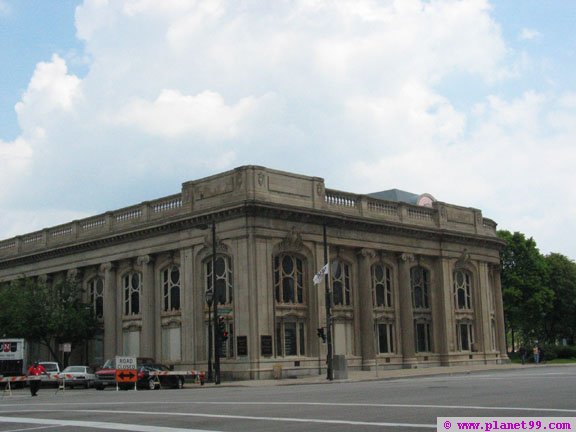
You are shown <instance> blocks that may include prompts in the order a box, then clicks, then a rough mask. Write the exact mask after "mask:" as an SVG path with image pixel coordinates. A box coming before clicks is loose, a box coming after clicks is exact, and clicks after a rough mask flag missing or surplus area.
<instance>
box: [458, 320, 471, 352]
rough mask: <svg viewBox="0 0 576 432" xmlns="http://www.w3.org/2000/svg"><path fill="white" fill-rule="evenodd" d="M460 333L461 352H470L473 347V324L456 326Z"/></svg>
mask: <svg viewBox="0 0 576 432" xmlns="http://www.w3.org/2000/svg"><path fill="white" fill-rule="evenodd" d="M456 331H457V333H458V348H459V349H460V351H470V350H471V347H472V342H473V338H472V323H459V324H457V326H456Z"/></svg>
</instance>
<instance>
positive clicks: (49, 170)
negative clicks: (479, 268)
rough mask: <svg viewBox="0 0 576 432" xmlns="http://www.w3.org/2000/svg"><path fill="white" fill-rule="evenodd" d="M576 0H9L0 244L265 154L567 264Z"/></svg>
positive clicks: (575, 130)
mask: <svg viewBox="0 0 576 432" xmlns="http://www.w3.org/2000/svg"><path fill="white" fill-rule="evenodd" d="M574 22H576V2H575V1H571V0H547V1H542V0H521V1H520V0H516V1H514V0H458V1H457V0H331V1H328V0H291V1H289V0H275V1H273V2H271V1H265V0H233V1H232V0H228V1H220V0H202V1H200V0H163V1H157V0H84V1H80V0H0V239H4V238H9V237H12V236H15V235H20V234H25V233H28V232H32V231H35V230H39V229H43V228H47V227H51V226H55V225H58V224H61V223H66V222H69V221H72V220H75V219H80V218H84V217H88V216H91V215H95V214H100V213H103V212H106V211H109V210H115V209H119V208H122V207H126V206H129V205H133V204H137V203H140V202H142V201H147V200H152V199H156V198H160V197H163V196H167V195H171V194H174V193H178V192H180V188H181V184H182V183H183V182H185V181H189V180H195V179H199V178H202V177H205V176H209V175H213V174H217V173H219V172H222V171H225V170H228V169H233V168H235V167H238V166H242V165H262V166H266V167H269V168H273V169H278V170H283V171H290V172H296V173H299V174H304V175H310V176H317V177H322V178H324V179H325V184H326V187H328V188H330V189H337V190H341V191H347V192H354V193H361V194H364V193H371V192H376V191H382V190H387V189H394V188H397V189H402V190H406V191H409V192H412V193H417V194H420V193H430V194H432V195H433V196H434V197H435V198H436V199H437V200H438V201H443V202H447V203H452V204H457V205H461V206H465V207H473V208H478V209H481V210H482V213H483V215H484V217H487V218H490V219H492V220H494V221H495V222H497V223H498V228H499V229H504V230H508V231H512V232H514V231H519V232H522V233H524V234H525V235H526V236H527V237H532V238H534V240H535V241H536V243H537V245H538V247H539V249H540V251H541V252H542V253H544V254H548V253H561V254H563V255H566V256H567V257H569V258H570V259H573V260H574V259H576V241H575V240H576V235H575V234H574V233H576V186H575V185H576V169H575V167H574V164H575V163H576V80H575V78H574V77H576V32H574V31H573V23H574Z"/></svg>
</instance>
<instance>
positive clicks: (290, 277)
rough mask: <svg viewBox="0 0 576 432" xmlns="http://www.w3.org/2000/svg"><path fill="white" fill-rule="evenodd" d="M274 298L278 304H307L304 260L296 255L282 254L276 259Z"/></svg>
mask: <svg viewBox="0 0 576 432" xmlns="http://www.w3.org/2000/svg"><path fill="white" fill-rule="evenodd" d="M273 262H274V298H275V301H276V303H277V304H284V305H291V304H299V305H304V304H306V296H305V292H304V259H303V258H302V257H300V256H299V255H296V254H291V253H281V254H278V255H276V256H275V257H274V261H273Z"/></svg>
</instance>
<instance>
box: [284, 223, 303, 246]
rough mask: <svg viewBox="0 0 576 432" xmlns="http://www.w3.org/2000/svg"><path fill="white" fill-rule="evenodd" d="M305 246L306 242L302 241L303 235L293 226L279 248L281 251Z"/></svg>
mask: <svg viewBox="0 0 576 432" xmlns="http://www.w3.org/2000/svg"><path fill="white" fill-rule="evenodd" d="M303 247H304V242H303V241H302V236H301V235H300V233H299V232H298V231H297V230H296V227H292V229H291V230H290V232H289V233H288V235H287V236H286V237H285V238H284V240H282V241H281V242H280V244H279V245H278V248H279V249H280V250H281V251H289V250H292V251H294V250H300V249H302V248H303Z"/></svg>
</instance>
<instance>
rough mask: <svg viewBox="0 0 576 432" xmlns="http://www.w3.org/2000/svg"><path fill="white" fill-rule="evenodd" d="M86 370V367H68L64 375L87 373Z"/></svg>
mask: <svg viewBox="0 0 576 432" xmlns="http://www.w3.org/2000/svg"><path fill="white" fill-rule="evenodd" d="M85 371H86V368H85V367H84V366H68V367H67V368H66V369H64V373H71V372H85Z"/></svg>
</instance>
